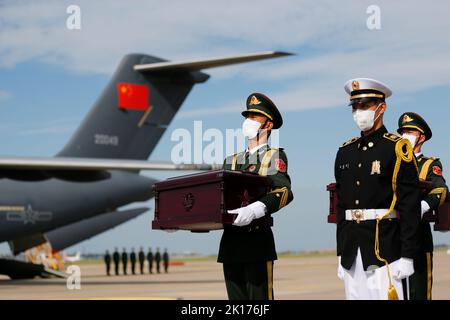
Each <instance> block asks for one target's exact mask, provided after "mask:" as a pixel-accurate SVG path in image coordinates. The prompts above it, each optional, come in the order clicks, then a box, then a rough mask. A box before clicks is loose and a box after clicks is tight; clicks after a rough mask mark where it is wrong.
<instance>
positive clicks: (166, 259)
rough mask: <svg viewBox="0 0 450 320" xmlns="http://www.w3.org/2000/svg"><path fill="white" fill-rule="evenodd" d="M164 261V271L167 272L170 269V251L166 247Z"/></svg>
mask: <svg viewBox="0 0 450 320" xmlns="http://www.w3.org/2000/svg"><path fill="white" fill-rule="evenodd" d="M163 263H164V272H165V273H167V272H168V271H169V253H168V252H167V249H164V253H163Z"/></svg>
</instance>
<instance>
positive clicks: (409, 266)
mask: <svg viewBox="0 0 450 320" xmlns="http://www.w3.org/2000/svg"><path fill="white" fill-rule="evenodd" d="M392 269H393V270H392V271H393V274H392V276H393V277H394V278H395V279H397V280H402V279H405V278H407V277H409V276H410V275H412V274H413V273H414V262H413V260H412V259H409V258H400V259H399V260H397V261H396V265H395V267H394V268H392Z"/></svg>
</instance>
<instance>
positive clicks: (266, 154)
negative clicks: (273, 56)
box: [218, 93, 293, 300]
mask: <svg viewBox="0 0 450 320" xmlns="http://www.w3.org/2000/svg"><path fill="white" fill-rule="evenodd" d="M248 112H254V113H260V114H262V115H264V116H266V117H267V118H268V120H269V121H272V122H273V124H274V126H273V128H279V127H280V126H281V124H282V118H281V115H280V113H279V112H278V110H277V108H276V107H275V105H274V104H273V102H272V101H270V99H269V98H267V97H266V96H264V95H262V94H258V93H255V94H252V95H250V96H249V97H248V99H247V110H246V111H244V112H243V113H242V114H243V116H247V114H248ZM287 163H288V160H287V156H286V153H285V152H284V150H283V149H282V148H280V149H274V148H270V147H269V146H268V145H263V146H262V147H260V148H259V149H258V150H257V151H256V152H255V153H253V154H250V152H248V151H247V152H241V153H237V154H234V155H232V156H229V157H227V158H226V159H225V161H224V167H223V168H224V169H225V170H236V171H244V172H253V173H258V174H260V175H264V176H268V177H269V179H271V180H272V183H273V188H272V190H271V191H270V192H269V193H268V194H267V195H265V196H263V197H262V198H261V199H259V201H260V202H262V203H263V204H264V206H265V208H266V213H265V216H263V217H260V218H258V219H255V220H253V221H252V222H251V223H250V224H249V225H246V226H235V225H231V226H226V227H225V228H224V231H223V235H222V239H221V241H220V248H219V255H218V262H221V263H223V270H224V278H225V283H226V287H227V293H228V297H229V299H230V300H236V299H257V300H263V299H273V261H274V260H276V259H277V253H276V249H275V241H274V237H273V233H272V229H271V227H270V224H269V222H268V221H269V220H268V219H269V218H270V215H271V214H273V213H275V212H277V211H278V210H280V209H281V208H283V207H284V206H286V205H287V204H289V203H290V202H291V201H292V200H293V194H292V191H291V180H290V177H289V175H288V173H287Z"/></svg>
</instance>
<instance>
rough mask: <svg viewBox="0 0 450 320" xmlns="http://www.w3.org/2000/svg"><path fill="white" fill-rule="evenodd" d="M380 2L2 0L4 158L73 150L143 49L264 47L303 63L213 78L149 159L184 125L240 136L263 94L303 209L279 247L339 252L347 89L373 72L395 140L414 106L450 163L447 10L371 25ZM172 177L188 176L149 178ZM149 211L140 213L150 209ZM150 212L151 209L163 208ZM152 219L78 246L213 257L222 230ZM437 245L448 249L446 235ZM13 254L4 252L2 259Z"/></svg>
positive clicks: (288, 211)
mask: <svg viewBox="0 0 450 320" xmlns="http://www.w3.org/2000/svg"><path fill="white" fill-rule="evenodd" d="M69 4H78V5H79V6H80V8H81V17H82V18H81V30H73V31H70V30H68V29H66V28H65V21H66V18H67V16H68V15H67V14H66V7H67V6H68V5H69ZM371 4H374V3H373V1H358V2H355V1H353V2H352V1H339V2H335V1H289V0H285V1H276V2H275V1H248V2H242V1H232V3H231V4H230V3H228V2H227V4H225V3H223V2H212V1H193V2H189V5H188V4H187V3H186V2H183V1H170V2H169V1H165V2H162V1H160V2H152V1H146V2H144V1H133V5H132V6H131V5H130V4H129V3H124V2H118V1H96V2H95V3H92V1H70V2H66V1H40V2H39V4H37V3H36V2H31V1H3V2H2V4H0V121H1V122H0V123H1V125H0V143H1V146H2V149H1V152H0V154H1V155H27V156H52V155H54V154H55V153H57V152H58V151H59V150H60V149H61V148H62V147H63V146H64V144H65V143H66V142H67V141H68V139H69V138H70V136H71V135H72V133H73V132H74V130H75V129H76V128H77V126H78V124H79V123H80V122H81V120H82V119H83V117H84V116H85V115H86V114H87V112H88V111H89V109H90V107H91V106H92V104H93V102H94V101H95V99H96V98H97V96H98V95H99V94H100V92H101V90H102V89H103V87H104V86H105V85H106V83H107V82H108V80H109V78H110V76H111V74H112V73H113V72H114V70H115V68H116V66H117V64H118V63H119V61H120V59H121V57H122V56H123V55H125V54H127V53H131V52H143V53H148V54H151V55H155V56H160V57H164V58H166V59H169V60H177V59H183V60H185V59H191V58H208V57H216V56H226V55H232V54H245V53H252V52H258V51H266V50H284V51H289V52H293V53H296V54H297V55H296V56H293V57H287V58H281V59H274V60H268V61H263V62H254V63H250V64H245V65H238V66H233V67H227V68H219V69H211V70H208V71H206V72H207V73H209V74H210V75H211V79H210V80H208V82H206V83H204V84H200V85H197V86H196V87H195V88H194V89H193V90H192V91H191V93H190V95H189V96H188V98H187V100H186V102H185V103H184V105H183V106H182V108H181V111H180V112H179V114H178V115H177V116H176V117H175V118H174V120H173V122H172V123H171V125H170V127H169V129H168V131H167V132H166V134H165V135H164V136H163V138H162V139H161V141H160V142H159V144H158V146H157V148H156V149H155V150H154V152H153V154H152V155H151V157H150V159H151V160H168V159H169V158H170V151H171V148H172V147H173V146H174V145H175V142H173V141H171V140H170V135H171V133H172V132H173V130H175V129H177V128H185V129H188V130H191V131H192V129H193V121H195V120H202V121H203V128H204V129H207V128H217V129H219V130H221V131H223V132H224V131H225V129H227V128H239V127H240V125H241V123H242V120H243V119H242V116H241V115H240V110H242V109H243V108H244V103H245V99H246V97H247V96H248V94H249V93H251V92H254V91H259V92H264V93H266V94H268V95H269V96H270V97H272V98H273V100H274V101H275V102H276V104H277V105H278V107H279V109H280V110H281V112H282V113H283V116H284V119H285V123H284V125H283V127H282V129H281V132H280V144H281V146H283V147H284V148H285V149H286V151H287V154H288V157H289V173H290V176H291V179H292V183H293V192H294V196H295V200H294V202H293V203H291V204H290V205H289V206H288V207H286V208H285V209H283V210H282V211H281V212H279V213H277V214H276V215H275V227H274V233H275V237H276V242H277V248H278V250H279V251H284V250H315V249H327V248H334V246H335V242H334V236H335V227H334V226H333V225H328V224H327V223H326V215H327V209H328V194H327V193H326V191H325V186H326V184H328V183H329V182H331V181H332V180H333V163H334V158H335V154H336V151H337V148H338V147H339V146H340V145H341V144H342V143H343V142H344V141H346V140H348V139H349V138H351V137H353V136H356V135H358V130H357V127H356V125H355V124H354V123H353V120H352V117H351V112H350V110H349V108H347V107H346V105H347V99H348V98H347V96H346V94H345V92H344V90H343V85H344V83H345V81H346V80H348V79H350V78H352V77H359V76H363V77H371V78H376V79H379V80H381V81H383V82H385V83H387V84H388V85H389V86H390V87H391V88H392V90H393V92H394V94H393V96H392V97H391V98H390V99H389V100H388V112H387V114H386V117H385V122H386V126H387V127H388V130H390V131H395V129H396V124H397V119H398V117H399V116H400V115H401V114H402V113H403V112H405V111H415V112H418V113H420V114H422V115H423V116H424V118H425V119H426V120H427V121H428V122H429V124H430V126H431V128H432V129H433V133H434V136H433V139H432V140H431V141H430V142H428V143H427V144H426V146H425V150H424V151H425V154H428V155H433V156H439V157H441V158H442V163H443V165H444V175H445V173H446V168H448V167H449V166H450V160H449V159H450V150H449V148H448V137H447V134H448V130H447V127H448V125H447V121H448V120H447V119H450V109H449V108H448V101H450V99H449V98H450V90H449V85H450V59H449V58H448V57H449V56H450V42H448V41H445V40H444V39H447V38H448V32H449V31H450V22H449V21H448V18H447V13H448V12H449V9H450V4H449V3H448V2H446V1H434V2H433V5H430V3H429V2H425V1H395V3H392V1H391V2H388V1H377V3H376V4H377V5H378V6H379V7H380V9H381V30H372V31H371V30H369V29H367V27H366V19H367V18H368V14H367V13H366V9H367V7H368V6H369V5H371ZM146 174H147V175H150V176H153V177H156V178H160V179H164V178H166V177H169V176H173V175H177V174H180V173H178V172H177V173H173V172H151V173H146ZM139 205H141V204H139ZM147 205H148V206H150V207H152V208H153V201H149V203H148V204H147ZM152 216H153V214H152V212H149V213H146V214H144V215H143V216H141V217H139V218H137V219H135V220H133V221H131V222H128V223H126V224H124V225H122V226H119V227H117V228H115V229H114V230H111V231H109V232H106V233H104V234H102V235H100V236H97V237H95V238H92V239H90V240H88V241H85V242H83V243H80V244H79V245H77V246H74V247H73V248H71V249H70V250H69V251H76V250H82V251H85V252H88V251H89V252H92V251H102V250H104V249H107V248H113V247H114V246H120V247H123V246H126V247H132V246H134V247H138V246H141V245H143V246H145V247H148V246H153V247H156V246H160V247H168V248H169V250H171V251H177V252H181V251H197V252H202V253H215V252H216V251H217V248H218V243H219V239H220V232H211V233H209V234H191V233H188V232H177V233H175V234H166V233H163V232H159V231H152V230H151V229H150V220H151V219H152ZM434 235H435V242H436V243H450V238H449V236H448V234H441V233H435V234H434ZM6 248H7V246H6V245H5V244H3V245H0V250H2V251H5V250H6Z"/></svg>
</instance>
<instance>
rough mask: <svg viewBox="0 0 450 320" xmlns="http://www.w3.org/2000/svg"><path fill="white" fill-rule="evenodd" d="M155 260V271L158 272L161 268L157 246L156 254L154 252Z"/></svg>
mask: <svg viewBox="0 0 450 320" xmlns="http://www.w3.org/2000/svg"><path fill="white" fill-rule="evenodd" d="M155 262H156V272H157V273H160V272H161V270H160V268H161V253H160V252H159V248H157V249H156V254H155Z"/></svg>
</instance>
